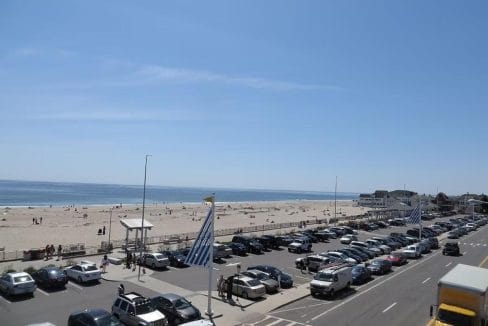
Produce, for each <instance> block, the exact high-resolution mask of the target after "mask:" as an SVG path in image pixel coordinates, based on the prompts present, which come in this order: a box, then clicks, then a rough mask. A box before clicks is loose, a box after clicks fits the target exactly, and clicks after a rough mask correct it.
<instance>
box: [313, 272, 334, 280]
mask: <svg viewBox="0 0 488 326" xmlns="http://www.w3.org/2000/svg"><path fill="white" fill-rule="evenodd" d="M314 279H315V280H317V281H326V282H333V281H334V274H332V273H317V275H315V277H314Z"/></svg>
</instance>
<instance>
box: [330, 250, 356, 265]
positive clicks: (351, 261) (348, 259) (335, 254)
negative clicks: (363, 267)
mask: <svg viewBox="0 0 488 326" xmlns="http://www.w3.org/2000/svg"><path fill="white" fill-rule="evenodd" d="M327 256H329V257H335V258H340V259H342V260H343V261H345V262H346V263H349V264H354V265H356V264H357V263H359V262H358V261H356V259H354V258H351V257H348V256H346V255H344V254H343V253H342V252H338V251H329V252H327Z"/></svg>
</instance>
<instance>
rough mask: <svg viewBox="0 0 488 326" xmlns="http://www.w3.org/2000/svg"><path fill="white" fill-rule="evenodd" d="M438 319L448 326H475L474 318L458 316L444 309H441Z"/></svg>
mask: <svg viewBox="0 0 488 326" xmlns="http://www.w3.org/2000/svg"><path fill="white" fill-rule="evenodd" d="M437 319H438V320H439V321H440V322H442V323H445V324H447V325H456V326H472V325H474V319H473V318H472V317H469V316H466V315H461V314H457V313H455V312H452V311H447V310H444V309H439V312H438V314H437Z"/></svg>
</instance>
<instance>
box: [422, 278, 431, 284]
mask: <svg viewBox="0 0 488 326" xmlns="http://www.w3.org/2000/svg"><path fill="white" fill-rule="evenodd" d="M429 280H430V277H427V278H426V279H425V280H424V281H423V282H422V284H425V283H427V282H428V281H429Z"/></svg>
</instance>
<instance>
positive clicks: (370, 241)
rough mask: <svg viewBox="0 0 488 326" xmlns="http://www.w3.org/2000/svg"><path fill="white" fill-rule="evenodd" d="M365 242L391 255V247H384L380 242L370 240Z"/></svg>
mask: <svg viewBox="0 0 488 326" xmlns="http://www.w3.org/2000/svg"><path fill="white" fill-rule="evenodd" d="M365 242H366V243H368V244H370V245H372V246H373V247H376V248H379V249H380V250H381V251H382V252H383V254H389V253H390V252H391V247H389V246H387V245H384V244H383V243H382V242H380V241H378V240H374V239H368V240H366V241H365Z"/></svg>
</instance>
